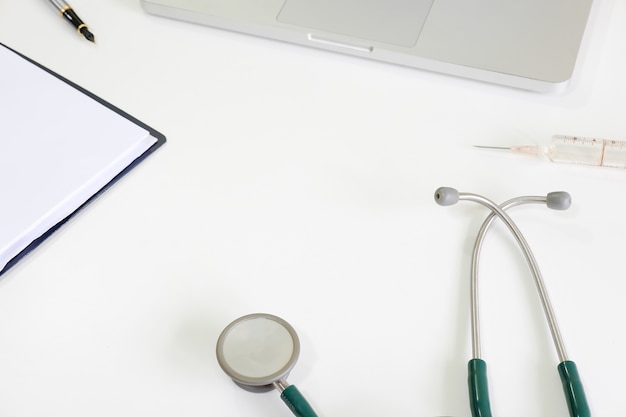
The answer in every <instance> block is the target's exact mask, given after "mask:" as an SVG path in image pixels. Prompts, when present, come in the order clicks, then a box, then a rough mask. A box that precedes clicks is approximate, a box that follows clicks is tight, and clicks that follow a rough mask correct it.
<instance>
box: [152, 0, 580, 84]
mask: <svg viewBox="0 0 626 417" xmlns="http://www.w3.org/2000/svg"><path fill="white" fill-rule="evenodd" d="M591 3H592V0H141V4H142V7H143V8H144V10H145V11H147V12H148V13H152V14H156V15H161V16H166V17H171V18H175V19H179V20H185V21H189V22H194V23H199V24H204V25H209V26H213V27H217V28H222V29H228V30H233V31H237V32H243V33H247V34H251V35H256V36H261V37H266V38H271V39H277V40H281V41H286V42H290V43H295V44H300V45H306V46H311V47H316V48H320V49H325V50H328V51H333V52H340V53H344V54H350V55H355V56H359V57H364V58H369V59H374V60H379V61H384V62H390V63H394V64H400V65H404V66H408V67H413V68H419V69H423V70H429V71H435V72H440V73H445V74H450V75H455V76H460V77H465V78H471V79H475V80H480V81H486V82H490V83H495V84H502V85H507V86H512V87H517V88H522V89H528V90H534V91H540V92H553V91H560V90H563V89H564V88H565V87H566V86H567V84H568V82H569V80H570V78H571V77H572V74H573V71H574V67H575V64H576V58H577V55H578V50H579V48H580V44H581V41H582V38H583V34H584V31H585V26H586V24H587V18H588V15H589V12H590V8H591Z"/></svg>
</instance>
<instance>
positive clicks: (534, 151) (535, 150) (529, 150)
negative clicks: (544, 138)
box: [474, 145, 541, 156]
mask: <svg viewBox="0 0 626 417" xmlns="http://www.w3.org/2000/svg"><path fill="white" fill-rule="evenodd" d="M474 147H475V148H481V149H494V150H504V151H511V152H515V153H523V154H526V155H535V156H538V155H540V154H541V148H540V147H539V146H536V145H521V146H486V145H474Z"/></svg>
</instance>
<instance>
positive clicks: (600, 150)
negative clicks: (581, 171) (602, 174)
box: [547, 135, 626, 168]
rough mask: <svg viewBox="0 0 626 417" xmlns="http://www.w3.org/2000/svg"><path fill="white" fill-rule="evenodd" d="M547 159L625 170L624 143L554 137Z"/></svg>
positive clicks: (561, 136)
mask: <svg viewBox="0 0 626 417" xmlns="http://www.w3.org/2000/svg"><path fill="white" fill-rule="evenodd" d="M547 157H548V158H549V159H550V160H551V161H553V162H567V163H571V164H581V165H595V166H606V167H614V168H626V142H622V141H616V140H606V139H593V138H583V137H576V136H563V135H554V136H553V137H552V141H551V143H550V147H549V148H548V150H547Z"/></svg>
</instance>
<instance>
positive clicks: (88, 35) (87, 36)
mask: <svg viewBox="0 0 626 417" xmlns="http://www.w3.org/2000/svg"><path fill="white" fill-rule="evenodd" d="M80 33H81V34H82V35H83V36H84V37H85V39H87V40H88V41H89V42H93V43H95V42H96V37H95V36H93V33H91V32H89V29H87V27H85V26H83V27H82V28H80Z"/></svg>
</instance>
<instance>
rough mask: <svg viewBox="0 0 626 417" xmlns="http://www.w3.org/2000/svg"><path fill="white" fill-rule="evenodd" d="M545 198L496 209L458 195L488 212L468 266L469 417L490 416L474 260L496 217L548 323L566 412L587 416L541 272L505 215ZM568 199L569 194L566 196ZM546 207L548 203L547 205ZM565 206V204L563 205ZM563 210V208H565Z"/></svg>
mask: <svg viewBox="0 0 626 417" xmlns="http://www.w3.org/2000/svg"><path fill="white" fill-rule="evenodd" d="M549 197H550V195H549V196H548V197H545V196H524V197H517V198H514V199H511V200H508V201H506V202H504V203H503V204H501V205H500V206H498V205H497V204H495V203H494V202H492V201H491V200H488V199H486V198H484V197H482V196H480V195H476V194H470V193H459V194H458V198H459V200H468V201H474V202H477V203H479V204H482V205H483V206H485V207H487V208H489V209H490V210H491V213H490V214H489V216H488V217H487V218H486V219H485V221H484V222H483V224H482V226H481V228H480V230H479V232H478V235H477V237H476V241H475V244H474V250H473V253H472V265H471V284H470V292H471V323H472V324H471V328H472V356H473V358H472V359H471V360H470V361H469V363H468V387H469V395H470V407H471V411H472V416H473V417H491V415H492V414H491V406H490V402H489V388H488V384H487V364H486V362H485V361H484V360H482V359H481V358H480V356H481V352H480V326H479V319H478V280H477V276H478V261H479V258H480V251H481V247H482V243H483V241H484V237H485V234H486V233H487V230H488V229H489V227H490V226H491V224H492V222H493V221H494V220H495V218H496V217H498V218H500V219H501V220H502V221H503V222H504V223H505V225H506V226H507V227H508V229H509V230H510V231H511V233H512V234H513V236H514V237H515V240H516V241H517V242H518V244H519V246H520V248H521V250H522V252H523V253H524V257H525V258H526V261H527V263H528V265H529V267H530V270H531V273H532V276H533V278H534V281H535V284H536V287H537V290H538V293H539V297H540V298H541V303H542V306H543V309H544V313H545V315H546V319H547V321H548V326H549V328H550V333H551V334H552V339H553V341H554V344H555V347H556V350H557V354H558V357H559V361H560V363H559V365H558V366H557V369H558V372H559V376H560V378H561V383H562V385H563V391H564V393H565V398H566V401H567V405H568V409H569V413H570V416H571V417H590V416H591V412H590V409H589V405H588V403H587V399H586V396H585V392H584V389H583V385H582V382H581V379H580V375H579V373H578V369H577V367H576V364H575V363H574V362H573V361H571V360H569V359H568V357H567V353H566V351H565V346H564V343H563V339H562V337H561V333H560V331H559V328H558V325H557V322H556V318H555V315H554V311H553V310H552V306H551V304H550V299H549V298H548V293H547V291H546V288H545V285H544V283H543V278H542V276H541V272H540V270H539V267H538V266H537V261H536V259H535V257H534V255H533V253H532V250H531V249H530V247H529V245H528V243H527V242H526V239H525V238H524V236H523V235H522V233H521V232H520V230H519V228H518V227H517V225H516V224H515V223H514V222H513V220H512V219H511V218H510V217H509V215H508V214H507V213H506V212H505V211H506V210H507V209H509V208H512V207H515V206H518V205H521V204H527V203H544V204H545V203H546V202H547V201H548V198H549ZM560 197H563V195H559V196H557V198H560ZM567 198H569V195H567ZM548 205H550V204H549V202H548ZM567 205H568V206H569V201H568V202H567ZM565 208H567V207H565Z"/></svg>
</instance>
